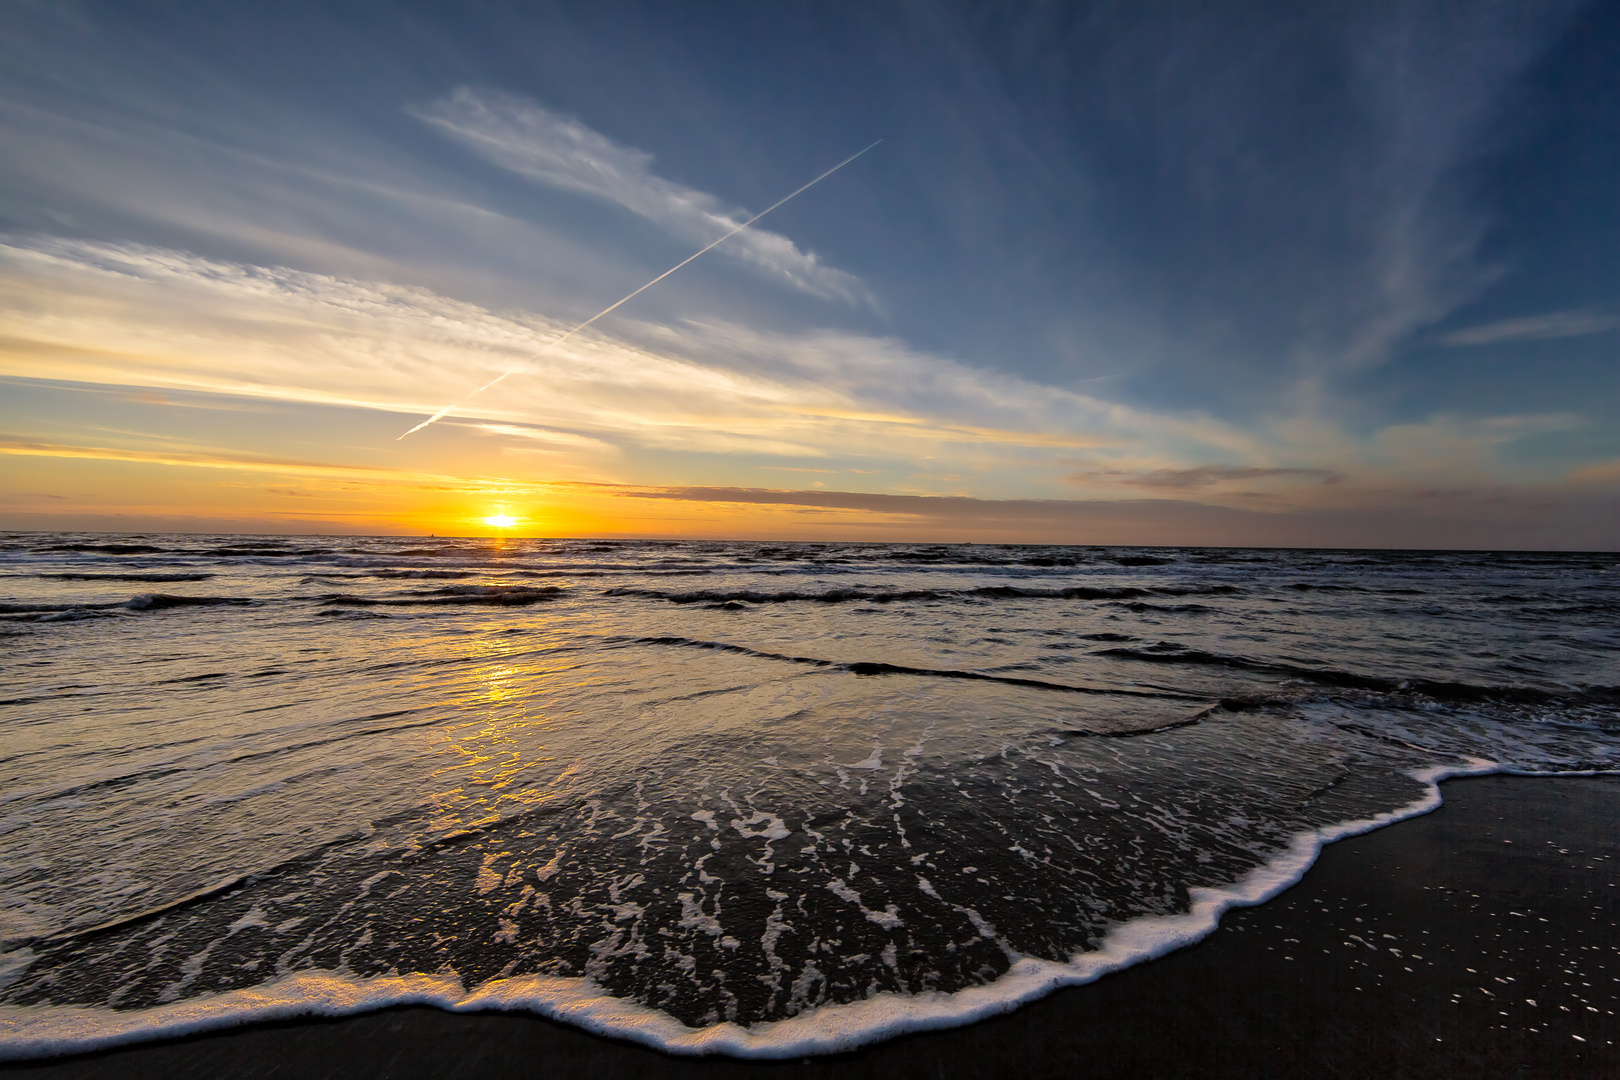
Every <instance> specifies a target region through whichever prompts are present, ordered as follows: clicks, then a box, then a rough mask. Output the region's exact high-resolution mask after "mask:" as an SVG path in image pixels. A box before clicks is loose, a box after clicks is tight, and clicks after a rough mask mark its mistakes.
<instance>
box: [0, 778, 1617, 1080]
mask: <svg viewBox="0 0 1620 1080" xmlns="http://www.w3.org/2000/svg"><path fill="white" fill-rule="evenodd" d="M1442 790H1443V797H1444V800H1445V801H1444V804H1443V805H1442V806H1441V807H1440V808H1439V809H1438V810H1436V811H1434V812H1432V813H1429V814H1424V815H1420V816H1418V817H1415V818H1408V819H1406V820H1404V821H1401V822H1398V823H1396V824H1395V825H1392V826H1388V827H1385V828H1381V829H1377V830H1375V831H1373V832H1370V833H1363V834H1361V835H1358V836H1354V837H1351V838H1348V839H1344V840H1340V841H1338V842H1336V843H1333V844H1330V845H1328V846H1327V847H1326V848H1325V849H1324V850H1323V851H1322V853H1321V856H1320V857H1319V858H1318V859H1317V861H1316V864H1315V865H1314V866H1313V867H1312V868H1311V869H1310V870H1309V871H1307V872H1306V874H1305V876H1304V879H1303V880H1302V881H1301V882H1300V883H1299V884H1298V885H1295V886H1293V887H1292V888H1290V889H1287V890H1286V891H1284V892H1282V893H1281V894H1279V895H1277V896H1275V897H1274V898H1273V899H1271V900H1269V901H1267V902H1265V903H1263V904H1259V905H1258V906H1254V907H1240V908H1234V909H1231V910H1228V911H1227V912H1226V913H1225V915H1224V916H1223V917H1222V920H1221V926H1220V928H1219V929H1217V930H1216V931H1215V932H1214V933H1213V934H1211V935H1210V936H1209V937H1207V938H1205V939H1204V940H1203V941H1202V942H1200V943H1199V944H1196V945H1193V946H1190V947H1188V948H1184V949H1180V950H1178V951H1176V952H1172V953H1170V954H1168V955H1165V956H1163V957H1160V958H1159V959H1156V960H1151V961H1146V962H1143V963H1139V964H1136V965H1133V966H1132V967H1129V968H1127V969H1125V970H1123V971H1119V972H1116V973H1114V974H1111V975H1107V976H1104V977H1103V978H1101V979H1100V980H1098V981H1097V982H1094V983H1091V984H1088V985H1085V986H1079V987H1071V988H1065V989H1060V990H1058V991H1056V992H1054V993H1052V994H1051V995H1049V996H1047V997H1044V998H1042V999H1041V1000H1038V1001H1035V1002H1032V1003H1029V1004H1026V1005H1024V1006H1022V1007H1020V1008H1019V1009H1017V1010H1016V1011H1014V1012H1011V1013H1008V1014H1005V1015H1002V1016H996V1017H992V1018H989V1019H985V1020H981V1021H979V1022H977V1023H974V1024H971V1025H968V1026H965V1027H958V1028H952V1029H948V1030H941V1031H932V1032H920V1033H915V1034H909V1035H902V1036H898V1037H896V1038H894V1039H891V1040H889V1041H886V1042H882V1043H876V1044H873V1045H871V1046H869V1047H866V1048H863V1049H859V1050H855V1051H851V1052H847V1053H842V1054H836V1055H830V1056H827V1057H819V1058H812V1059H805V1060H807V1061H808V1063H807V1064H806V1063H803V1062H801V1061H800V1060H799V1059H794V1060H792V1061H789V1062H761V1061H747V1060H739V1059H734V1058H721V1057H710V1058H690V1057H675V1056H671V1055H666V1054H662V1053H659V1052H657V1051H654V1050H649V1049H646V1048H644V1047H642V1046H639V1045H636V1044H633V1043H629V1042H623V1041H619V1040H615V1039H608V1038H602V1037H599V1036H595V1035H591V1034H588V1033H586V1032H584V1031H582V1030H579V1029H577V1028H573V1027H569V1026H566V1025H564V1024H560V1023H557V1022H554V1021H550V1020H546V1019H542V1018H538V1017H534V1016H531V1015H522V1014H508V1013H449V1012H443V1011H440V1010H437V1009H432V1008H425V1007H410V1006H406V1007H400V1008H393V1009H388V1010H384V1011H381V1012H372V1013H364V1014H358V1015H351V1016H346V1017H341V1018H336V1019H330V1020H326V1019H303V1020H296V1021H286V1022H279V1023H276V1022H272V1023H261V1024H256V1025H245V1026H242V1027H236V1028H227V1029H217V1030H214V1031H210V1032H204V1033H199V1034H196V1035H190V1036H185V1037H181V1038H178V1039H170V1040H166V1041H154V1042H145V1043H135V1044H128V1045H124V1046H120V1047H117V1048H113V1049H108V1050H104V1051H100V1052H95V1053H91V1054H86V1055H81V1056H75V1057H68V1058H52V1059H43V1060H34V1061H18V1062H11V1063H7V1064H5V1065H3V1066H0V1072H4V1073H7V1074H12V1075H17V1076H40V1077H62V1078H68V1077H74V1078H77V1077H84V1078H90V1077H102V1076H115V1075H116V1076H154V1077H155V1076H160V1075H161V1076H164V1077H165V1080H169V1078H173V1077H186V1076H222V1075H234V1076H244V1077H253V1076H270V1075H288V1074H293V1075H310V1076H319V1075H327V1074H331V1075H339V1074H345V1075H363V1076H400V1077H414V1076H424V1077H425V1076H441V1075H447V1074H450V1073H452V1072H454V1073H463V1072H477V1073H479V1074H482V1075H487V1076H508V1075H510V1076H519V1075H523V1076H527V1075H532V1074H533V1073H534V1072H535V1071H536V1070H539V1069H544V1070H546V1071H547V1072H549V1073H556V1074H561V1075H584V1074H587V1073H588V1074H590V1075H593V1076H596V1075H602V1076H614V1075H626V1076H628V1075H636V1074H643V1073H646V1072H648V1071H652V1070H657V1071H658V1072H660V1073H661V1074H665V1075H669V1074H677V1075H693V1076H697V1075H700V1074H703V1075H718V1074H729V1073H730V1072H731V1071H732V1070H739V1069H740V1070H748V1071H757V1070H760V1069H772V1068H777V1069H781V1068H791V1069H793V1070H794V1071H795V1073H796V1075H805V1076H810V1075H819V1074H821V1073H823V1072H825V1073H826V1074H827V1075H838V1076H849V1075H854V1076H867V1075H870V1076H879V1075H882V1076H885V1077H889V1076H895V1075H900V1076H905V1075H911V1074H916V1075H927V1076H937V1075H946V1076H950V1075H962V1076H966V1075H970V1074H980V1075H982V1074H984V1073H985V1072H995V1071H1008V1070H1010V1069H1013V1068H1016V1069H1017V1070H1018V1071H1021V1072H1026V1073H1030V1074H1031V1075H1058V1074H1071V1073H1074V1072H1077V1071H1082V1070H1083V1071H1085V1072H1087V1073H1089V1074H1092V1075H1103V1076H1107V1075H1139V1074H1142V1075H1157V1076H1177V1075H1186V1076H1227V1075H1230V1076H1256V1075H1267V1074H1276V1075H1288V1074H1294V1073H1303V1072H1305V1071H1308V1070H1309V1071H1315V1072H1326V1073H1327V1074H1328V1075H1339V1076H1395V1075H1405V1074H1410V1075H1414V1076H1416V1075H1424V1076H1436V1075H1462V1074H1463V1073H1465V1072H1468V1073H1472V1072H1478V1071H1480V1070H1485V1071H1486V1072H1487V1073H1501V1072H1504V1071H1507V1070H1509V1069H1512V1070H1517V1071H1519V1072H1522V1073H1523V1074H1525V1075H1532V1076H1536V1075H1561V1076H1582V1075H1592V1076H1597V1075H1614V1074H1617V1073H1620V1052H1617V1048H1616V1047H1615V1045H1614V1043H1615V1042H1616V1041H1620V1018H1617V1017H1616V1015H1615V1014H1616V1013H1617V1012H1620V982H1617V981H1616V976H1620V929H1617V927H1616V922H1617V919H1620V896H1617V895H1616V894H1620V886H1617V885H1616V883H1615V875H1616V870H1617V868H1620V862H1617V859H1620V851H1617V848H1620V845H1617V844H1616V836H1617V825H1616V824H1615V823H1616V822H1620V778H1614V777H1545V778H1542V777H1536V778H1529V777H1515V776H1507V775H1500V774H1498V775H1492V776H1485V777H1476V778H1468V779H1457V780H1450V781H1445V782H1443V784H1442Z"/></svg>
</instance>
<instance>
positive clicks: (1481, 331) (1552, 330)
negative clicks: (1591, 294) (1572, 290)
mask: <svg viewBox="0 0 1620 1080" xmlns="http://www.w3.org/2000/svg"><path fill="white" fill-rule="evenodd" d="M1611 330H1620V315H1613V314H1605V313H1603V312H1599V311H1554V312H1550V313H1548V314H1546V315H1529V316H1526V317H1524V318H1520V319H1504V320H1502V321H1501V322H1493V323H1485V324H1483V325H1481V326H1469V327H1465V328H1463V329H1461V330H1453V331H1452V332H1451V333H1449V334H1447V335H1445V336H1444V337H1442V338H1441V339H1440V343H1441V344H1442V345H1450V346H1452V347H1453V348H1456V347H1460V346H1466V345H1495V344H1496V343H1497V342H1501V341H1551V340H1555V339H1557V338H1572V337H1586V336H1587V335H1589V334H1606V333H1608V332H1609V331H1611Z"/></svg>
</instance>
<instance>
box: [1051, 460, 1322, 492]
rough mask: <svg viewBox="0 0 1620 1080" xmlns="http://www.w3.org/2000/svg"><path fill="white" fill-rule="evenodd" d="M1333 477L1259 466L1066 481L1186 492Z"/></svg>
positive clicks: (1080, 475) (1105, 474)
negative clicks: (1233, 484)
mask: <svg viewBox="0 0 1620 1080" xmlns="http://www.w3.org/2000/svg"><path fill="white" fill-rule="evenodd" d="M1333 475H1334V474H1333V472H1332V471H1331V470H1328V469H1291V468H1272V467H1268V466H1261V465H1243V466H1237V465H1197V466H1194V467H1192V468H1187V469H1153V470H1151V471H1149V472H1139V473H1128V472H1120V471H1108V472H1086V473H1076V474H1074V475H1073V476H1071V477H1070V478H1069V479H1070V481H1071V482H1076V483H1080V482H1085V483H1090V482H1095V481H1098V480H1103V481H1107V480H1113V481H1114V482H1116V483H1120V484H1124V485H1126V486H1127V487H1140V488H1167V489H1170V490H1175V491H1187V490H1190V489H1193V488H1207V487H1214V486H1215V485H1217V484H1224V483H1227V482H1229V481H1233V480H1265V479H1273V478H1286V479H1291V480H1320V481H1326V480H1328V479H1331V478H1332V477H1333Z"/></svg>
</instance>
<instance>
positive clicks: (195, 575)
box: [36, 571, 214, 582]
mask: <svg viewBox="0 0 1620 1080" xmlns="http://www.w3.org/2000/svg"><path fill="white" fill-rule="evenodd" d="M36 576H37V577H42V578H48V579H50V580H53V581H150V582H162V581H207V580H209V579H210V578H212V577H213V576H214V575H213V574H210V573H205V572H201V571H177V572H173V573H158V572H156V571H154V572H152V573H146V574H95V573H66V572H64V573H49V574H38V575H36Z"/></svg>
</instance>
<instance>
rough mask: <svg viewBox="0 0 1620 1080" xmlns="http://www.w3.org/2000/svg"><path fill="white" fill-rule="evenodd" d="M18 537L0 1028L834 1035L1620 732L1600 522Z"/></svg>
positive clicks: (9, 633)
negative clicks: (381, 1014)
mask: <svg viewBox="0 0 1620 1080" xmlns="http://www.w3.org/2000/svg"><path fill="white" fill-rule="evenodd" d="M0 545H3V546H0V573H3V574H5V575H6V576H5V577H4V578H3V579H0V598H3V601H0V641H3V643H4V646H5V648H4V657H5V659H4V674H5V681H4V690H3V695H4V697H5V699H6V700H5V701H3V702H0V722H3V724H4V731H5V732H6V736H5V740H4V745H3V749H0V939H3V940H4V945H3V948H4V950H5V956H4V958H3V960H0V972H3V974H0V984H3V985H0V1025H7V1026H0V1053H7V1052H9V1053H13V1054H15V1053H31V1052H39V1051H41V1050H48V1049H61V1048H67V1047H70V1046H86V1045H92V1044H95V1042H96V1040H97V1039H106V1038H113V1037H117V1038H126V1037H131V1036H139V1035H141V1034H143V1033H147V1034H150V1033H156V1032H157V1031H159V1030H174V1029H175V1028H174V1025H175V1024H176V1023H181V1024H192V1025H196V1024H207V1023H216V1022H221V1021H224V1020H229V1019H234V1018H241V1017H243V1016H246V1015H259V1014H267V1013H266V1010H268V1011H269V1013H275V1010H276V1009H280V1010H282V1012H280V1013H275V1014H277V1015H284V1014H285V1013H286V1012H287V1011H288V1010H291V1011H295V1012H296V1011H298V1010H299V1009H300V1008H324V1009H342V1008H352V1007H369V1006H376V1005H380V1004H386V1003H388V1002H389V1001H396V1000H407V999H408V1000H434V1001H439V1002H441V1003H445V1004H457V1003H466V1002H469V1001H473V1000H482V1001H484V1002H485V1003H494V1004H499V1005H503V1006H507V1007H530V1008H537V1009H542V1010H547V1011H551V1012H553V1013H554V1014H560V1015H564V1016H567V1017H570V1018H574V1019H576V1020H578V1021H579V1022H581V1023H586V1024H589V1025H591V1026H594V1027H597V1028H599V1029H605V1030H613V1031H618V1032H619V1033H621V1034H630V1035H632V1036H634V1037H639V1038H643V1039H645V1040H647V1041H651V1042H654V1043H658V1044H660V1045H665V1046H669V1047H671V1048H694V1049H722V1050H729V1051H731V1052H738V1053H776V1052H784V1053H785V1052H795V1053H796V1052H800V1051H801V1050H803V1049H805V1048H809V1049H830V1048H836V1047H840V1046H847V1045H853V1044H855V1043H858V1042H860V1041H862V1040H866V1039H870V1038H873V1037H878V1036H881V1035H884V1034H888V1033H892V1032H894V1031H898V1030H902V1029H905V1028H906V1027H907V1026H912V1027H915V1026H927V1025H928V1024H931V1023H938V1022H951V1021H952V1020H961V1019H967V1018H971V1017H972V1016H974V1015H981V1014H982V1013H983V1012H985V1011H986V1010H993V1009H994V1008H998V1007H1001V1006H1002V1005H1005V1004H1008V1003H1011V1002H1013V1001H1016V1000H1021V999H1024V998H1027V997H1028V996H1030V995H1031V994H1032V993H1036V992H1039V990H1040V988H1041V987H1042V986H1045V985H1047V984H1056V983H1057V982H1061V981H1064V980H1065V979H1066V978H1069V976H1068V975H1065V972H1069V973H1072V974H1073V980H1078V979H1081V978H1085V977H1092V976H1093V975H1094V974H1095V973H1097V972H1099V971H1102V970H1106V969H1107V968H1108V967H1109V966H1117V965H1118V964H1120V963H1128V962H1130V961H1131V960H1133V959H1137V958H1139V957H1142V956H1147V955H1152V954H1153V953H1154V952H1155V951H1160V950H1162V948H1164V947H1168V946H1169V945H1173V944H1176V943H1178V942H1181V941H1185V940H1189V939H1190V938H1192V937H1196V936H1197V934H1198V933H1202V932H1205V931H1207V928H1208V925H1210V920H1212V919H1213V918H1214V916H1215V914H1218V910H1219V908H1220V907H1221V906H1223V905H1224V904H1227V903H1230V902H1233V901H1234V900H1241V901H1244V902H1248V901H1252V900H1255V899H1260V898H1261V897H1262V896H1263V895H1266V894H1268V893H1269V892H1272V891H1275V889H1276V888H1278V887H1280V886H1281V885H1284V884H1286V883H1287V881H1289V880H1293V879H1294V878H1297V876H1298V874H1299V873H1302V872H1303V870H1304V868H1305V866H1307V865H1308V864H1309V861H1310V858H1311V857H1312V856H1313V854H1314V851H1315V845H1316V844H1319V842H1320V841H1321V840H1323V839H1329V838H1331V837H1332V836H1334V835H1338V834H1339V833H1341V832H1343V831H1346V830H1350V831H1353V830H1354V829H1356V828H1360V827H1364V826H1365V824H1366V823H1370V822H1374V821H1378V820H1388V819H1390V818H1391V817H1392V816H1400V815H1401V814H1405V813H1411V812H1416V811H1417V810H1421V809H1422V808H1424V807H1426V806H1429V805H1432V800H1433V794H1432V780H1433V779H1434V778H1435V777H1437V776H1439V775H1443V774H1445V773H1447V772H1461V771H1482V770H1489V769H1493V768H1503V769H1508V770H1514V771H1528V772H1567V771H1593V770H1609V769H1613V768H1616V767H1617V760H1620V677H1617V672H1620V661H1617V657H1620V619H1617V618H1616V612H1617V611H1620V573H1617V572H1616V566H1617V561H1620V560H1617V559H1616V557H1615V556H1613V555H1592V554H1501V555H1497V554H1485V553H1434V552H1325V551H1304V552H1300V551H1266V550H1216V549H1123V548H1083V547H1075V548H1054V547H1005V546H979V545H949V546H937V547H936V546H908V545H879V544H870V545H854V544H770V545H761V544H749V543H674V542H620V543H613V542H580V541H508V542H505V543H501V542H496V541H490V540H438V539H429V540H424V539H421V538H408V539H407V538H387V539H384V538H347V537H345V538H331V537H241V536H218V537H213V536H149V535H143V536H108V535H105V534H39V533H34V534H11V535H9V536H0ZM1212 897H1221V898H1224V899H1220V900H1219V902H1216V900H1212V899H1211V898H1212ZM1200 905H1202V906H1200ZM1178 920H1179V921H1178ZM1031 980H1034V981H1033V982H1032V981H1031ZM1042 980H1044V982H1043V981H1042ZM1073 980H1071V981H1073ZM1032 987H1033V989H1032ZM334 988H339V989H334ZM255 994H256V995H257V996H253V995H255ZM480 994H482V995H483V997H482V998H479V996H478V995H480ZM413 995H414V996H413ZM177 1010H179V1011H177ZM176 1017H183V1018H184V1019H183V1020H176ZM165 1024H167V1025H169V1026H168V1027H167V1028H165V1027H164V1025H165ZM692 1029H696V1030H695V1033H694V1032H693V1031H692ZM704 1033H710V1034H711V1035H713V1036H714V1037H713V1038H708V1039H706V1038H705V1036H704ZM8 1048H9V1049H8Z"/></svg>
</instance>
